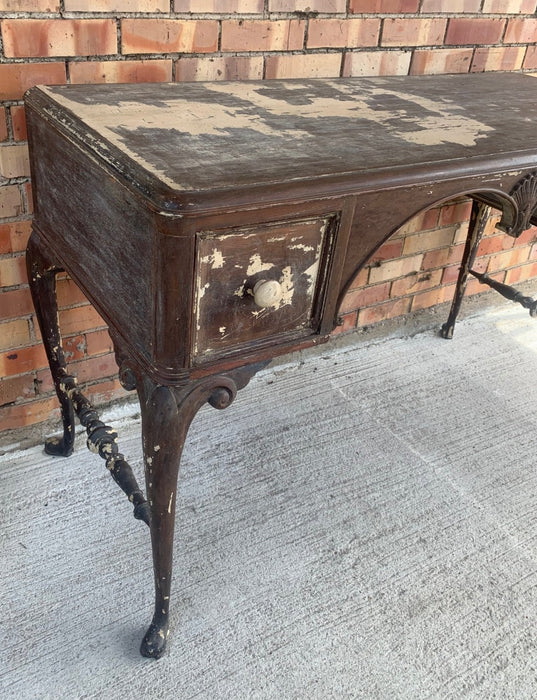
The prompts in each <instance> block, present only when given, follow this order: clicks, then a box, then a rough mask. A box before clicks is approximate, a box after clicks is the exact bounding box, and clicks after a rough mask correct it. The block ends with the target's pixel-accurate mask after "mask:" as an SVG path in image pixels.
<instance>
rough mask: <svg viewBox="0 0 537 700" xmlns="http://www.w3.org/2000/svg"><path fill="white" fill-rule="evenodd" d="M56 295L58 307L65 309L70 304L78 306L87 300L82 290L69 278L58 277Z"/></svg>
mask: <svg viewBox="0 0 537 700" xmlns="http://www.w3.org/2000/svg"><path fill="white" fill-rule="evenodd" d="M56 296H57V298H58V307H59V308H60V309H65V308H68V307H71V306H80V305H81V304H88V300H87V299H86V297H85V296H84V294H83V292H82V291H81V289H80V288H79V287H77V285H76V284H75V283H74V282H73V280H72V279H70V278H65V277H64V278H63V279H58V281H57V283H56Z"/></svg>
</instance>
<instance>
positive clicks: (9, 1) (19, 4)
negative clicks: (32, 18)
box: [0, 0, 60, 13]
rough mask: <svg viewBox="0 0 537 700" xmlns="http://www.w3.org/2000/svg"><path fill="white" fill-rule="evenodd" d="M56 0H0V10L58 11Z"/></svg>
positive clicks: (58, 4) (58, 5) (58, 6)
mask: <svg viewBox="0 0 537 700" xmlns="http://www.w3.org/2000/svg"><path fill="white" fill-rule="evenodd" d="M59 11H60V3H59V2H57V0H0V12H13V13H14V12H59Z"/></svg>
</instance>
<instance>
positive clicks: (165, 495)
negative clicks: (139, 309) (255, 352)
mask: <svg viewBox="0 0 537 700" xmlns="http://www.w3.org/2000/svg"><path fill="white" fill-rule="evenodd" d="M265 364H266V363H262V364H258V365H252V366H250V367H248V368H241V369H238V370H234V371H231V372H229V373H228V374H226V375H218V376H213V377H207V378H204V379H199V380H194V381H191V382H190V383H189V384H188V385H187V386H186V387H183V388H174V387H168V386H162V385H160V384H157V383H155V382H154V381H153V380H151V379H149V378H148V377H144V378H142V379H141V380H140V381H139V382H138V394H139V397H140V407H141V413H142V434H143V451H144V464H145V479H146V489H147V498H148V501H149V507H150V511H151V518H150V530H151V545H152V550H153V571H154V579H155V608H154V614H153V619H152V621H151V624H150V626H149V629H148V630H147V632H146V634H145V636H144V638H143V640H142V644H141V647H140V652H141V654H142V655H143V656H148V657H153V658H155V659H158V658H159V657H160V656H162V654H163V653H164V650H165V648H166V641H167V638H168V632H169V609H170V589H171V579H172V566H173V533H174V525H175V501H176V494H177V477H178V473H179V464H180V461H181V454H182V451H183V446H184V444H185V439H186V436H187V433H188V429H189V427H190V423H191V422H192V419H193V418H194V416H195V415H196V413H197V412H198V410H199V409H200V408H201V406H203V404H204V403H206V402H207V401H208V402H209V403H210V404H211V405H212V406H214V407H215V408H226V407H227V406H229V405H230V403H231V402H232V401H233V399H234V398H235V395H236V393H237V390H238V389H240V388H242V387H243V386H245V385H246V384H247V383H248V381H249V379H250V378H251V377H252V376H253V375H254V374H255V373H256V372H257V371H258V370H259V369H260V368H261V367H263V366H265Z"/></svg>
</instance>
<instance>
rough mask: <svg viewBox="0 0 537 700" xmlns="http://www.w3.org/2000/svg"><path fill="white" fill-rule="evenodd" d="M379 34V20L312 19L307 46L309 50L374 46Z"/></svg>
mask: <svg viewBox="0 0 537 700" xmlns="http://www.w3.org/2000/svg"><path fill="white" fill-rule="evenodd" d="M379 32H380V20H379V19H345V20H343V19H312V20H310V23H309V29H308V42H307V46H308V48H311V49H320V48H325V47H326V48H330V47H349V48H356V47H359V46H376V45H377V42H378V37H379Z"/></svg>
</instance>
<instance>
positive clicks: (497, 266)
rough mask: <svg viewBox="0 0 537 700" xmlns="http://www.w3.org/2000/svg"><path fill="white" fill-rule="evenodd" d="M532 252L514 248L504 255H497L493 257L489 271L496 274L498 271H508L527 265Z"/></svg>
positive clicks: (526, 249)
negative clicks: (509, 268)
mask: <svg viewBox="0 0 537 700" xmlns="http://www.w3.org/2000/svg"><path fill="white" fill-rule="evenodd" d="M529 254H530V251H529V249H528V248H527V247H526V248H513V249H512V250H508V251H505V252H503V253H496V255H493V256H491V258H490V262H489V266H488V270H489V271H490V272H496V271H498V270H506V269H507V268H508V267H515V265H521V264H522V263H525V262H526V261H527V260H528V258H529Z"/></svg>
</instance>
